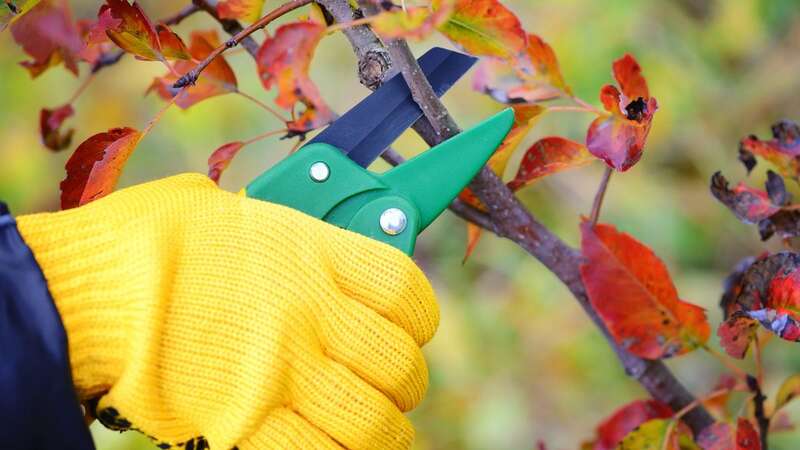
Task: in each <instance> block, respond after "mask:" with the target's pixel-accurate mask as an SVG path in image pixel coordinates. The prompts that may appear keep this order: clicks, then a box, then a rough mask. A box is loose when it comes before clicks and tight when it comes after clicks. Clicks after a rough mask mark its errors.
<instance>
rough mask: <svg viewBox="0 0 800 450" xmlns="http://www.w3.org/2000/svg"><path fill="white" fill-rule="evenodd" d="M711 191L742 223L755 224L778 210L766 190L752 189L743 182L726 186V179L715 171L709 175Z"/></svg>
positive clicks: (778, 206) (779, 207) (777, 206)
mask: <svg viewBox="0 0 800 450" xmlns="http://www.w3.org/2000/svg"><path fill="white" fill-rule="evenodd" d="M711 193H712V194H713V195H714V197H716V198H717V200H719V201H720V202H722V203H723V204H724V205H725V206H727V207H728V208H729V209H730V210H731V211H732V212H733V213H734V214H735V215H736V217H737V218H738V219H739V220H741V221H742V222H744V223H749V224H755V223H758V222H761V221H762V220H764V219H766V218H768V217H770V216H771V215H773V214H775V213H776V212H778V211H780V209H781V205H775V204H773V203H772V201H771V200H770V198H769V195H768V194H767V192H766V191H762V190H759V189H753V188H751V187H748V186H747V185H745V184H744V183H739V184H737V185H736V187H735V188H733V189H730V188H729V187H728V180H726V179H725V177H724V176H722V174H721V173H719V172H717V173H715V174H714V175H713V176H712V177H711Z"/></svg>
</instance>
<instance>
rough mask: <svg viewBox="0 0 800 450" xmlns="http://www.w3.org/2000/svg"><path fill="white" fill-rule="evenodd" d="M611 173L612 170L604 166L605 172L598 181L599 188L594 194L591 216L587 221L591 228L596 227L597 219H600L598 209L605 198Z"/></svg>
mask: <svg viewBox="0 0 800 450" xmlns="http://www.w3.org/2000/svg"><path fill="white" fill-rule="evenodd" d="M612 173H614V169H612V168H611V167H608V166H606V170H605V172H603V179H602V180H600V186H598V187H597V193H596V194H594V201H593V202H592V215H591V216H590V219H589V220H590V221H591V224H592V226H595V225H597V219H599V218H600V209H601V208H602V207H603V198H604V197H605V196H606V190H607V189H608V181H609V180H610V179H611V174H612Z"/></svg>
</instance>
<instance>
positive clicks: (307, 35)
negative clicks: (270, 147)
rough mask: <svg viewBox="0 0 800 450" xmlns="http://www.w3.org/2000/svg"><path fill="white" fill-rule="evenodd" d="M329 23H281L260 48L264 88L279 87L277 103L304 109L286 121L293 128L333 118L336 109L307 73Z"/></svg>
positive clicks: (299, 129)
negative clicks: (326, 100)
mask: <svg viewBox="0 0 800 450" xmlns="http://www.w3.org/2000/svg"><path fill="white" fill-rule="evenodd" d="M325 30H326V27H325V26H324V25H322V24H319V23H316V22H307V21H303V22H293V23H289V24H286V25H282V26H281V27H280V28H278V30H277V31H276V32H275V36H274V37H271V38H267V39H266V40H264V43H263V44H262V45H261V48H259V50H258V56H257V58H256V61H257V65H258V73H259V76H260V77H261V83H262V84H263V85H264V88H266V89H270V88H272V87H273V86H277V87H278V96H277V97H276V98H275V103H277V104H278V106H280V107H281V108H284V109H287V110H293V109H294V106H295V104H296V103H298V102H299V103H302V104H303V105H305V111H303V112H302V113H301V115H300V116H299V117H297V118H294V119H293V120H292V121H290V122H289V123H287V127H288V129H289V130H290V132H293V133H297V134H301V133H305V132H307V131H310V130H312V129H314V128H318V127H320V126H322V125H325V124H327V123H328V122H330V121H331V120H333V113H332V112H331V110H330V108H328V106H327V104H325V102H324V101H323V100H322V97H321V96H320V93H319V90H318V89H317V86H316V85H315V84H314V83H313V82H312V81H311V79H310V78H309V76H308V70H309V66H310V65H311V59H312V58H313V56H314V50H316V48H317V44H319V41H320V40H321V39H322V37H323V36H324V35H325Z"/></svg>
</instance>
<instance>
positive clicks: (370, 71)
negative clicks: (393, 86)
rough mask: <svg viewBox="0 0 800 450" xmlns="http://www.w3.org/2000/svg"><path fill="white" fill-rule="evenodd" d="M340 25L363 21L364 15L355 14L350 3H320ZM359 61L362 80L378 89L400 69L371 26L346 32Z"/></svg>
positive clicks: (326, 0) (319, 0)
mask: <svg viewBox="0 0 800 450" xmlns="http://www.w3.org/2000/svg"><path fill="white" fill-rule="evenodd" d="M316 2H317V3H318V4H319V5H320V6H322V7H323V8H325V10H326V11H328V13H329V14H330V15H331V17H333V19H334V20H335V21H336V22H338V23H349V22H352V21H353V20H356V19H360V18H361V13H360V12H357V11H353V9H352V8H351V7H350V5H349V3H348V2H347V1H341V0H316ZM342 32H343V33H344V35H345V36H346V37H347V40H349V41H350V45H351V46H352V47H353V50H354V51H355V53H356V57H357V58H358V80H359V81H360V82H361V84H363V85H364V86H365V87H367V88H369V89H371V90H375V89H377V88H378V87H379V86H380V85H381V83H383V80H385V79H387V78H389V77H391V76H392V75H394V74H395V73H397V71H396V70H393V68H392V59H391V58H390V57H389V52H388V51H386V49H385V48H384V46H383V44H382V43H381V41H380V39H378V37H377V36H375V33H373V32H372V30H371V29H370V28H369V27H368V26H367V25H357V26H354V27H347V28H344V29H343V30H342Z"/></svg>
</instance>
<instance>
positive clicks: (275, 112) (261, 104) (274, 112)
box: [234, 89, 289, 122]
mask: <svg viewBox="0 0 800 450" xmlns="http://www.w3.org/2000/svg"><path fill="white" fill-rule="evenodd" d="M234 92H235V93H236V94H238V95H241V96H242V97H244V98H246V99H248V100H250V101H251V102H253V103H255V104H256V105H258V107H260V108H262V109H264V110H266V111H267V112H269V113H270V114H272V115H273V116H275V117H276V118H277V119H278V120H280V121H281V122H288V121H289V119H288V118H287V117H286V116H284V115H282V114H281V113H280V111H278V110H276V109H275V108H273V107H271V106H269V105H267V104H266V103H264V102H262V101H261V100H259V99H257V98H255V97H253V96H252V95H250V94H246V93H244V92H242V91H240V90H238V89H237V90H235V91H234Z"/></svg>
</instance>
